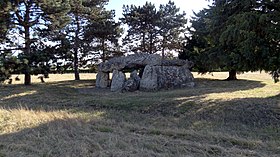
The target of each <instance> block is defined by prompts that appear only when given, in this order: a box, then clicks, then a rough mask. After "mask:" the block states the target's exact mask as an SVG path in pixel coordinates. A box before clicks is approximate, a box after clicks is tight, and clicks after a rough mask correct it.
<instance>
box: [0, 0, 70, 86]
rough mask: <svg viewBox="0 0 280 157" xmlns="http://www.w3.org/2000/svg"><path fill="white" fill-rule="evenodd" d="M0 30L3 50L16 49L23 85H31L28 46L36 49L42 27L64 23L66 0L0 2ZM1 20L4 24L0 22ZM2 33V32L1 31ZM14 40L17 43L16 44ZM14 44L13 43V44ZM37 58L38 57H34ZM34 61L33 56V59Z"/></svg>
mask: <svg viewBox="0 0 280 157" xmlns="http://www.w3.org/2000/svg"><path fill="white" fill-rule="evenodd" d="M0 4H1V8H0V9H1V10H2V11H1V12H2V14H1V16H4V17H5V18H3V20H2V18H1V23H0V27H1V28H5V29H3V30H4V32H5V33H4V36H1V39H5V41H6V45H5V49H9V50H12V49H16V50H20V51H19V59H21V64H22V70H21V72H22V73H23V74H24V75H25V78H24V84H25V85H30V84H31V74H33V72H34V67H38V66H39V65H36V64H35V63H34V60H32V59H33V58H34V54H35V52H34V51H33V50H34V49H32V46H35V47H36V44H37V43H38V42H41V41H39V39H40V38H39V30H40V28H42V27H51V28H52V29H58V28H59V27H60V26H63V24H64V23H65V22H66V21H67V18H65V16H64V15H65V13H66V12H67V11H68V9H69V7H68V1H67V0H14V1H6V0H5V1H2V2H1V3H0ZM3 21H4V22H3ZM1 33H2V32H1ZM17 41H18V42H17ZM14 43H16V44H14ZM37 55H41V54H38V53H37ZM35 58H36V57H35Z"/></svg>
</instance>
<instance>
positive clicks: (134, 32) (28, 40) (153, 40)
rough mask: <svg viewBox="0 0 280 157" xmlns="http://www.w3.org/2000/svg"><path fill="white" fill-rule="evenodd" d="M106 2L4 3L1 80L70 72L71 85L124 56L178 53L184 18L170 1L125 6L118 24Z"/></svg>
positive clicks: (11, 0)
mask: <svg viewBox="0 0 280 157" xmlns="http://www.w3.org/2000/svg"><path fill="white" fill-rule="evenodd" d="M107 3H108V0H3V1H1V2H0V48H1V49H0V54H1V55H0V67H1V69H0V78H1V81H3V80H5V79H7V78H9V76H10V74H11V73H22V74H24V75H25V80H24V83H25V84H26V85H29V84H31V75H33V74H45V75H47V74H48V73H49V72H50V67H56V68H55V69H56V70H57V71H59V70H61V69H62V70H63V69H69V68H72V69H73V70H74V73H75V80H79V79H80V77H79V69H80V68H81V67H84V66H89V65H92V64H93V63H96V62H98V61H100V60H101V61H105V60H107V59H108V58H111V57H113V56H118V55H123V54H124V53H125V52H134V53H140V52H148V53H155V52H158V51H161V52H162V54H163V56H165V54H166V53H167V52H171V51H174V50H178V49H180V46H181V47H182V44H181V40H182V38H181V36H180V34H182V33H184V32H185V24H186V22H187V20H186V19H185V13H180V12H179V11H180V10H179V8H177V7H176V6H175V4H174V3H173V2H171V1H169V2H168V3H167V4H166V5H160V8H159V9H158V10H157V8H156V7H155V5H153V4H151V3H148V2H147V3H146V4H145V5H144V6H139V7H136V6H134V5H131V6H124V10H123V18H121V19H120V21H121V22H122V24H124V25H127V27H128V30H127V34H126V36H125V38H124V39H123V41H122V45H121V44H119V43H120V41H119V39H120V37H121V36H122V35H123V33H124V31H123V28H122V27H121V22H116V21H115V20H114V16H115V13H114V11H112V10H106V9H105V5H106V4H107Z"/></svg>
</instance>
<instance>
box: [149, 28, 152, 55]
mask: <svg viewBox="0 0 280 157" xmlns="http://www.w3.org/2000/svg"><path fill="white" fill-rule="evenodd" d="M149 51H150V54H153V34H152V33H150V48H149Z"/></svg>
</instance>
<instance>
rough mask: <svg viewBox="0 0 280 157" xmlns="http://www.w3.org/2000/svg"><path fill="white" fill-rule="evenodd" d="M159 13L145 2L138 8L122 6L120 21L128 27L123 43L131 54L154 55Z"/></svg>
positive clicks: (150, 4) (152, 5) (149, 3)
mask: <svg viewBox="0 0 280 157" xmlns="http://www.w3.org/2000/svg"><path fill="white" fill-rule="evenodd" d="M159 20H160V17H159V13H158V11H157V10H156V8H155V5H154V4H152V3H151V2H146V4H145V5H144V6H142V7H140V6H135V5H131V6H124V7H123V18H121V21H122V22H123V23H124V24H127V25H128V30H127V35H126V37H125V38H124V40H123V42H124V44H125V45H127V46H128V48H129V50H130V51H132V52H136V53H137V52H146V53H147V52H148V53H155V52H156V51H157V50H158V49H157V47H156V42H157V40H158V39H157V38H158V37H157V36H158V28H157V27H156V26H157V25H158V23H159Z"/></svg>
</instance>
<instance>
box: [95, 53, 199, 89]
mask: <svg viewBox="0 0 280 157" xmlns="http://www.w3.org/2000/svg"><path fill="white" fill-rule="evenodd" d="M192 66H193V63H192V62H190V61H188V60H181V59H162V57H161V56H160V55H158V54H147V53H141V54H132V55H128V56H121V57H116V58H112V59H109V60H108V61H106V62H102V63H100V64H99V65H98V73H97V76H96V87H97V88H108V87H109V88H110V90H111V91H112V92H116V91H121V92H123V91H130V92H132V91H136V90H141V91H157V90H160V89H174V88H184V87H193V86H194V85H195V84H194V77H193V75H192V73H191V71H190V68H191V67H192ZM126 71H131V73H130V77H129V78H128V79H127V77H126V75H125V72H126ZM110 73H113V75H112V78H111V79H110V75H109V74H110Z"/></svg>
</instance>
